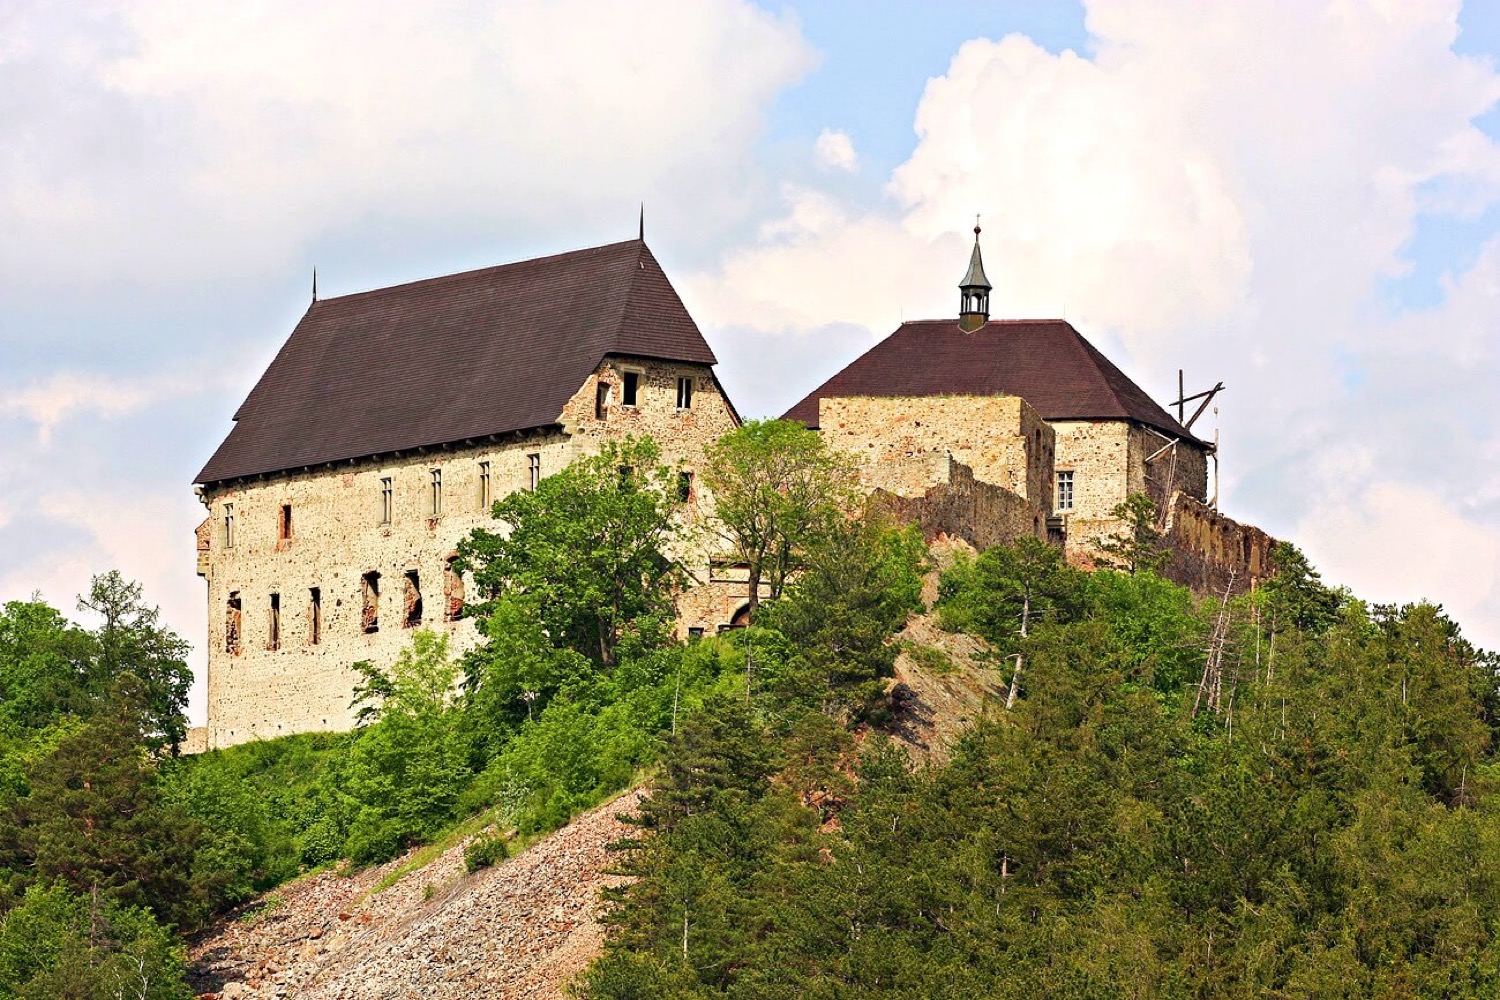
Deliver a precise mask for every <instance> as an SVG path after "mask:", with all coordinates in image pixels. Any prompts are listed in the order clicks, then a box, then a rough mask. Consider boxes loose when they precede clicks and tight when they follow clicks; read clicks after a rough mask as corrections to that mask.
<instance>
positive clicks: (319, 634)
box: [307, 587, 323, 646]
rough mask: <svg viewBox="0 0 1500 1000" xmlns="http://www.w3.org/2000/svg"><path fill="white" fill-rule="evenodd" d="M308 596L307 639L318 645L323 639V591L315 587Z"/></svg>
mask: <svg viewBox="0 0 1500 1000" xmlns="http://www.w3.org/2000/svg"><path fill="white" fill-rule="evenodd" d="M307 596H308V602H307V641H308V642H309V643H311V644H312V645H314V646H316V645H317V644H318V643H320V642H322V641H323V591H322V589H321V588H319V587H313V588H312V589H310V590H309V591H308V592H307Z"/></svg>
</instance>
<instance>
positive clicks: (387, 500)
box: [380, 478, 395, 524]
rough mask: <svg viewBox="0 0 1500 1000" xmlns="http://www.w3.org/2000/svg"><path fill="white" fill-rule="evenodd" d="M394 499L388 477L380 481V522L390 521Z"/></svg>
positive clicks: (393, 492)
mask: <svg viewBox="0 0 1500 1000" xmlns="http://www.w3.org/2000/svg"><path fill="white" fill-rule="evenodd" d="M394 500H395V490H394V489H393V488H392V487H391V481H390V479H388V478H387V479H382V480H381V481H380V523H381V524H390V523H391V507H392V501H394Z"/></svg>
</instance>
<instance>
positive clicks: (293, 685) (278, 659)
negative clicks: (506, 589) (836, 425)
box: [197, 359, 737, 747]
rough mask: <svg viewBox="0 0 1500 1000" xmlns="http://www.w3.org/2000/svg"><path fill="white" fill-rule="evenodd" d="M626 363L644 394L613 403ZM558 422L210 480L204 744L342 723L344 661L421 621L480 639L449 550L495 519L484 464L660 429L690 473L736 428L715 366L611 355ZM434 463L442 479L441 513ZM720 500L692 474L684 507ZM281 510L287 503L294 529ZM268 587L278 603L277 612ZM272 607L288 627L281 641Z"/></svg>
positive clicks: (464, 642)
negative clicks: (281, 472) (680, 402)
mask: <svg viewBox="0 0 1500 1000" xmlns="http://www.w3.org/2000/svg"><path fill="white" fill-rule="evenodd" d="M627 370H630V371H635V372H637V373H639V375H640V383H639V390H638V391H639V397H638V405H636V406H634V407H626V406H623V405H621V404H620V402H619V400H620V399H621V392H620V385H621V380H622V376H623V373H624V372H625V371H627ZM679 377H690V378H692V379H693V380H694V392H693V399H692V405H691V407H690V408H688V409H679V408H677V406H676V403H677V379H678V378H679ZM601 382H602V383H603V384H605V385H606V386H607V387H608V393H609V394H608V399H607V402H606V405H605V412H604V416H603V419H600V418H599V417H598V416H596V403H597V401H598V388H597V387H598V385H599V384H600V383H601ZM559 424H560V425H561V428H560V429H553V430H549V431H541V432H534V433H530V434H525V435H509V436H506V437H505V438H503V439H502V440H499V441H493V442H485V443H476V444H474V445H471V446H467V447H457V448H452V449H427V450H426V451H425V452H418V453H408V454H404V455H402V456H400V457H399V458H398V457H389V458H384V459H380V460H376V461H363V460H362V461H358V462H352V463H348V464H345V465H342V466H341V467H336V468H333V469H320V470H314V471H308V472H299V473H296V474H293V475H285V476H276V477H272V478H268V479H266V480H264V481H256V482H250V483H240V484H225V485H221V486H218V487H214V488H212V489H211V490H209V491H208V492H206V493H205V496H204V502H205V505H206V506H207V507H208V509H209V516H208V519H207V520H206V521H205V522H204V524H203V526H202V527H201V528H200V530H199V532H198V537H197V543H198V548H199V552H198V558H199V569H200V573H201V574H202V575H203V576H204V577H205V578H206V580H207V582H208V595H207V596H208V623H209V629H208V643H209V646H208V727H207V728H208V733H207V743H208V746H210V747H220V746H228V745H230V744H233V743H239V742H243V741H245V740H250V739H257V738H266V737H273V736H278V735H283V734H287V733H294V732H305V731H310V730H343V729H348V728H349V727H350V726H352V725H353V721H354V718H353V713H352V712H351V710H350V708H349V701H350V697H351V693H352V691H353V689H354V685H355V683H356V682H357V679H358V678H357V675H356V674H355V673H354V672H353V671H352V670H350V664H352V663H354V662H356V661H359V660H370V661H372V662H374V663H376V664H379V665H388V664H390V663H392V662H394V660H395V659H396V656H397V655H398V654H399V653H400V651H401V650H402V649H403V648H405V647H406V646H407V644H408V642H409V641H410V632H411V630H412V629H413V628H416V627H419V626H420V627H426V628H432V629H435V630H438V631H440V632H444V633H446V634H448V635H449V636H450V643H451V646H450V648H451V649H452V650H453V652H454V653H461V652H463V651H465V650H466V649H468V648H470V647H471V646H472V645H473V644H474V642H475V641H476V638H477V637H476V632H475V628H474V625H473V623H472V622H470V621H467V620H456V621H455V620H450V618H451V611H452V609H453V608H455V607H457V606H459V605H461V603H462V601H463V599H464V588H465V586H466V583H465V582H464V581H461V580H458V579H456V578H455V577H454V576H453V574H452V573H451V572H450V571H449V567H448V559H449V558H450V557H451V556H453V555H454V554H456V549H457V546H458V542H459V541H460V540H461V539H462V538H464V537H466V536H467V535H468V534H469V532H470V531H472V530H473V529H474V528H476V527H481V526H485V527H491V528H493V527H494V522H493V521H492V520H491V519H490V516H489V510H488V505H487V504H485V503H484V502H482V495H481V494H482V490H483V488H484V487H483V485H482V473H481V463H488V464H489V494H490V496H489V499H490V500H491V501H493V500H496V499H499V498H500V497H502V496H504V495H505V494H507V493H510V492H512V491H515V490H519V489H527V488H529V486H530V480H531V471H530V469H531V463H532V461H533V456H534V457H535V461H537V462H538V463H539V465H540V473H541V475H543V476H546V475H550V474H551V473H554V472H557V471H558V470H559V469H561V468H563V467H564V466H566V465H568V464H569V463H570V462H572V461H573V460H574V459H576V458H578V457H580V456H581V455H585V454H590V453H593V452H595V451H597V450H598V448H599V446H600V443H601V442H602V441H604V440H606V439H622V438H624V437H626V436H627V435H634V436H637V437H640V436H644V435H650V436H651V437H652V438H653V439H655V440H656V441H657V443H658V444H659V445H660V446H661V448H662V452H663V459H664V461H665V462H666V463H667V464H677V463H679V462H680V463H682V468H683V469H684V470H685V471H689V472H693V473H695V474H696V470H697V468H698V467H699V466H701V464H702V461H703V450H704V448H705V447H706V446H707V445H708V444H710V443H711V442H712V441H714V440H716V439H717V438H718V437H720V436H721V435H722V434H724V433H726V432H727V431H729V430H731V429H733V428H734V427H735V426H736V424H737V419H736V417H735V416H734V412H733V410H732V408H731V407H730V405H729V403H728V401H727V399H726V398H725V397H724V395H723V393H722V392H721V390H720V388H719V386H718V383H717V381H716V380H715V379H714V377H713V374H712V372H711V370H710V369H707V368H705V367H703V366H694V365H676V364H667V363H663V362H656V361H632V360H629V359H609V360H607V361H606V362H605V363H604V364H602V365H601V366H600V368H599V370H598V371H597V372H595V374H594V375H593V376H591V377H590V378H589V379H588V380H587V381H586V382H585V384H584V385H583V386H582V387H580V389H579V391H578V393H577V394H576V395H575V396H574V398H573V399H572V400H570V401H569V403H568V404H567V406H566V407H565V408H564V411H563V414H561V415H560V419H559ZM434 470H436V471H438V472H440V473H441V481H442V486H441V509H440V510H439V511H438V512H436V513H434V511H433V509H432V474H433V472H434ZM384 479H389V480H390V486H391V511H390V519H389V522H385V521H384V520H383V513H384V510H383V508H384V501H383V499H382V485H383V484H382V480H384ZM710 504H711V500H710V498H708V497H706V496H704V495H702V491H701V490H700V489H699V488H698V486H697V483H696V479H695V481H694V483H693V500H692V502H691V503H690V505H689V507H688V510H687V512H686V513H685V517H686V519H688V520H690V521H691V520H695V519H697V518H699V517H701V516H702V512H703V508H704V507H706V506H709V505H710ZM227 505H232V506H233V515H234V529H233V533H234V539H233V541H234V544H233V545H232V546H229V545H227V544H226V542H227V541H228V539H227V537H226V531H225V526H224V520H225V516H226V507H227ZM284 507H290V512H291V526H290V527H291V530H290V533H289V537H285V538H283V537H282V535H283V528H282V519H283V516H284V515H283V508H284ZM681 555H682V557H683V558H684V561H685V562H686V563H688V564H689V566H690V569H691V570H693V571H694V573H695V575H699V576H702V577H704V578H707V576H708V570H707V565H708V561H709V558H708V555H707V554H706V553H699V552H684V553H682V554H681ZM369 573H378V574H379V578H378V595H374V594H372V593H371V588H370V586H369V584H368V583H367V578H366V574H369ZM413 573H414V574H415V578H412V577H411V576H410V574H413ZM409 581H410V582H409ZM710 588H711V589H712V585H710ZM314 589H316V591H317V598H318V599H317V602H316V605H315V603H314ZM719 589H721V590H728V589H732V588H727V587H720V588H719ZM272 595H277V597H278V600H279V611H277V612H275V613H273V611H272V603H271V602H272ZM418 597H420V608H418V607H417V606H416V604H417V601H416V598H418ZM734 600H735V598H734V595H732V594H720V595H718V596H717V597H715V596H713V595H712V594H710V595H705V596H703V597H700V598H698V599H696V600H695V601H693V602H689V604H688V606H687V607H685V608H684V612H685V617H684V621H683V622H682V623H681V627H682V628H683V630H684V631H685V630H686V629H688V628H692V627H708V628H712V627H716V626H717V624H719V621H717V620H712V619H710V618H704V619H703V620H701V621H700V620H695V619H694V618H693V617H692V616H693V615H700V616H712V615H715V614H718V613H720V612H719V607H720V605H731V604H733V603H734ZM234 601H237V602H238V607H237V608H236V607H235V606H234ZM315 608H316V610H315ZM371 609H373V610H371ZM732 613H733V611H732V610H730V611H728V612H727V613H725V614H726V617H725V618H724V619H723V620H724V621H727V620H728V615H732ZM372 614H373V615H374V621H373V622H372V621H371V615H372ZM273 620H275V621H276V622H277V627H276V631H278V632H279V635H278V636H275V637H274V638H273ZM315 622H316V626H317V629H316V630H317V636H316V638H317V640H318V641H317V642H314V641H313V639H314V625H315ZM371 625H373V626H374V628H373V629H372V628H371ZM273 647H274V648H273Z"/></svg>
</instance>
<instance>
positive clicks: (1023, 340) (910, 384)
mask: <svg viewBox="0 0 1500 1000" xmlns="http://www.w3.org/2000/svg"><path fill="white" fill-rule="evenodd" d="M995 395H1007V396H1020V397H1021V398H1022V399H1024V400H1026V402H1028V403H1030V404H1031V406H1032V407H1034V408H1035V409H1036V411H1037V412H1038V413H1039V414H1041V416H1042V419H1044V420H1049V421H1050V420H1133V421H1136V422H1138V423H1141V424H1145V425H1146V426H1147V427H1153V428H1155V429H1156V430H1158V431H1161V432H1162V433H1163V434H1166V435H1168V436H1169V437H1174V438H1179V439H1182V440H1185V441H1190V442H1193V443H1195V444H1198V445H1200V446H1203V447H1207V445H1206V444H1205V443H1204V442H1202V441H1200V440H1198V439H1197V438H1195V437H1193V435H1192V434H1191V433H1190V432H1189V431H1188V430H1187V429H1186V428H1184V427H1183V426H1182V425H1181V424H1179V423H1178V422H1177V421H1176V420H1175V419H1173V418H1172V416H1171V415H1170V414H1168V413H1167V411H1166V410H1164V409H1162V408H1161V407H1160V406H1159V405H1157V403H1156V402H1155V401H1154V400H1152V398H1151V397H1150V396H1148V395H1147V394H1146V392H1145V390H1143V389H1142V388H1141V387H1140V386H1138V385H1136V384H1135V383H1134V382H1132V381H1131V380H1130V378H1129V377H1128V376H1127V375H1126V374H1125V373H1124V372H1122V371H1120V369H1118V368H1116V367H1115V366H1114V364H1113V363H1112V362H1111V361H1110V360H1109V359H1108V358H1106V357H1105V356H1104V355H1103V354H1100V353H1099V351H1098V350H1097V349H1096V348H1095V347H1094V345H1093V344H1090V343H1089V342H1088V341H1087V340H1085V339H1084V338H1083V335H1082V334H1080V333H1079V332H1078V331H1077V330H1075V329H1073V327H1072V325H1071V324H1070V323H1068V322H1067V321H1066V320H1060V319H1051V320H991V321H989V322H987V323H985V324H984V325H983V326H981V327H980V328H979V329H977V330H975V331H973V332H972V333H968V332H965V331H964V330H963V329H962V328H961V327H960V326H959V324H958V321H957V320H920V321H914V322H910V323H903V324H901V327H900V328H899V329H898V330H896V332H895V333H893V334H891V335H890V336H889V337H887V338H886V339H885V340H882V341H881V342H880V343H878V344H876V345H875V346H874V347H872V348H870V350H868V351H866V352H865V353H864V355H862V356H861V357H859V358H857V359H856V360H855V361H853V362H852V363H851V364H849V366H848V367H846V368H845V369H844V370H843V371H841V372H839V373H838V374H837V375H835V376H833V378H831V379H829V380H828V381H827V382H824V383H823V384H822V385H821V386H819V387H818V388H817V389H814V390H813V391H812V392H811V393H809V394H808V395H807V397H806V398H804V399H803V400H802V401H801V402H800V403H798V404H797V405H796V406H793V407H792V408H791V409H790V410H788V411H787V412H786V418H787V419H789V420H798V421H801V422H802V423H804V424H806V425H807V426H808V427H817V426H818V401H819V400H820V399H823V398H824V397H841V396H995Z"/></svg>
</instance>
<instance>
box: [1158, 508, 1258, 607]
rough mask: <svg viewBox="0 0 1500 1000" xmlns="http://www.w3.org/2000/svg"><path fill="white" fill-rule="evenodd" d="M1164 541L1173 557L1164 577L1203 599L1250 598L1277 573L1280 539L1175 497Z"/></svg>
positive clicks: (1168, 561) (1166, 566) (1169, 560)
mask: <svg viewBox="0 0 1500 1000" xmlns="http://www.w3.org/2000/svg"><path fill="white" fill-rule="evenodd" d="M1163 541H1164V542H1165V543H1166V545H1167V547H1168V550H1169V552H1170V553H1171V555H1170V557H1169V559H1168V560H1167V563H1166V565H1165V566H1164V567H1163V568H1162V576H1164V577H1166V578H1167V579H1169V580H1175V581H1176V582H1178V583H1180V584H1182V585H1183V586H1185V587H1189V588H1191V589H1192V590H1194V591H1195V592H1197V593H1199V594H1222V593H1224V590H1225V588H1229V589H1230V590H1232V591H1233V592H1234V593H1244V592H1246V591H1250V590H1254V589H1255V588H1256V587H1258V586H1260V584H1261V582H1262V581H1264V580H1265V579H1266V578H1267V577H1268V576H1270V574H1271V551H1272V550H1273V549H1274V548H1275V547H1276V539H1274V538H1272V537H1271V536H1270V535H1268V534H1266V533H1265V532H1264V531H1261V530H1260V529H1259V528H1257V527H1255V526H1254V525H1249V524H1240V523H1239V522H1238V521H1234V520H1231V519H1230V518H1227V517H1225V516H1224V515H1223V514H1220V513H1219V512H1218V511H1216V510H1213V509H1212V508H1210V507H1208V506H1207V505H1205V504H1203V503H1200V502H1199V501H1198V500H1197V499H1196V498H1194V497H1191V496H1187V495H1185V494H1183V493H1175V494H1173V496H1172V500H1171V503H1170V505H1169V506H1168V508H1167V521H1166V530H1165V532H1164V533H1163Z"/></svg>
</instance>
